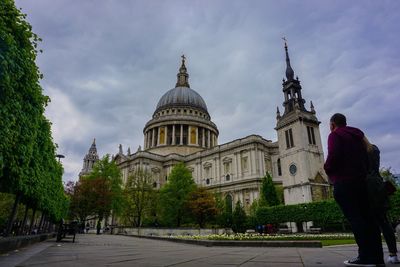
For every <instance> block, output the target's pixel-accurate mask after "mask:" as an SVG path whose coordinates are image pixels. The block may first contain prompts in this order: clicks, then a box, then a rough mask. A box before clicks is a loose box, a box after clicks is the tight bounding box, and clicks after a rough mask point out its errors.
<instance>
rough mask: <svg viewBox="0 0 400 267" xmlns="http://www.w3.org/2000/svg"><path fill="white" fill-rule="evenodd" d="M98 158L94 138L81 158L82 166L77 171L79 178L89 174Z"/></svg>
mask: <svg viewBox="0 0 400 267" xmlns="http://www.w3.org/2000/svg"><path fill="white" fill-rule="evenodd" d="M98 160H99V155H98V154H97V148H96V139H93V143H92V145H91V146H90V148H89V151H88V153H87V154H86V156H85V157H84V158H83V167H82V170H81V172H80V173H79V178H81V177H82V176H84V175H87V174H89V173H90V172H91V171H92V169H93V165H94V164H95V163H96V162H97V161H98Z"/></svg>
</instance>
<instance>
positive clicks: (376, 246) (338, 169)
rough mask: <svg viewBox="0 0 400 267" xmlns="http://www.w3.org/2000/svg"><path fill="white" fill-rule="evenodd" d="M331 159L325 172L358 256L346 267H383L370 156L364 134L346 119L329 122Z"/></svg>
mask: <svg viewBox="0 0 400 267" xmlns="http://www.w3.org/2000/svg"><path fill="white" fill-rule="evenodd" d="M330 129H331V133H330V134H329V137H328V157H327V159H326V162H325V165H324V168H325V171H326V173H327V175H328V176H329V180H330V182H331V183H332V184H333V187H334V192H333V195H334V198H335V200H336V202H337V203H338V205H339V206H340V208H341V210H342V211H343V214H344V216H345V217H346V218H347V220H348V221H349V222H350V225H351V228H352V230H353V233H354V237H355V239H356V242H357V245H358V248H359V255H358V257H357V258H355V259H352V260H347V261H345V262H344V264H345V265H346V266H384V261H383V250H382V241H381V236H380V229H379V226H378V225H377V224H376V222H375V220H374V217H373V213H372V211H371V209H370V207H369V203H368V195H367V185H366V175H367V171H368V154H367V149H366V144H365V141H364V138H365V137H364V133H363V132H362V131H361V130H359V129H357V128H353V127H349V126H347V123H346V117H345V116H344V115H343V114H339V113H336V114H334V115H333V116H332V117H331V120H330Z"/></svg>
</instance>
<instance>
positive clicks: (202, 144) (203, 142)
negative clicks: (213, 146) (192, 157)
mask: <svg viewBox="0 0 400 267" xmlns="http://www.w3.org/2000/svg"><path fill="white" fill-rule="evenodd" d="M201 130H202V131H203V135H202V137H201V139H202V140H201V146H202V147H204V146H205V144H206V139H205V138H206V137H205V130H204V128H201Z"/></svg>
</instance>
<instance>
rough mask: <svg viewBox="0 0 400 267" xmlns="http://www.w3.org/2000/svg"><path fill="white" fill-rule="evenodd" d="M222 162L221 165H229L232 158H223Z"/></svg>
mask: <svg viewBox="0 0 400 267" xmlns="http://www.w3.org/2000/svg"><path fill="white" fill-rule="evenodd" d="M222 162H223V163H230V162H232V158H230V157H225V158H223V159H222Z"/></svg>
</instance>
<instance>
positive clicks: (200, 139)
mask: <svg viewBox="0 0 400 267" xmlns="http://www.w3.org/2000/svg"><path fill="white" fill-rule="evenodd" d="M198 135H199V138H198V139H197V144H198V145H199V146H202V145H203V144H202V142H203V128H198Z"/></svg>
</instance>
